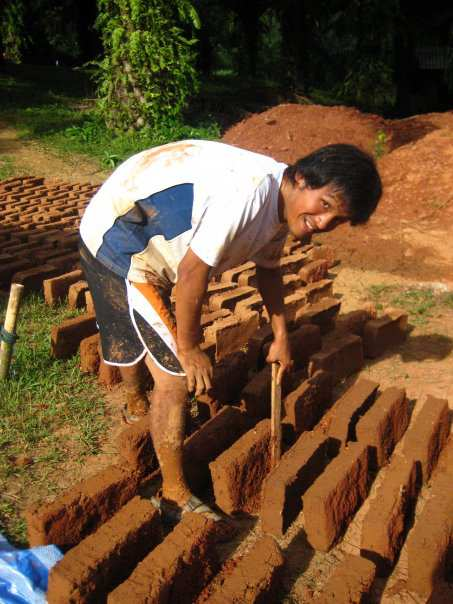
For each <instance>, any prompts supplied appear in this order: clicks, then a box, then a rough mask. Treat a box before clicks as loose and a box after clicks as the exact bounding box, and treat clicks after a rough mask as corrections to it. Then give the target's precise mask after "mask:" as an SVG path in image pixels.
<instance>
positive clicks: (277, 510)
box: [260, 432, 334, 537]
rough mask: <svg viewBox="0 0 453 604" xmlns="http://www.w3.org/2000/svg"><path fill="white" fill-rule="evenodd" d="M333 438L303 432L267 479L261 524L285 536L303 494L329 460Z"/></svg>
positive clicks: (297, 512) (270, 530)
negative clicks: (331, 439)
mask: <svg viewBox="0 0 453 604" xmlns="http://www.w3.org/2000/svg"><path fill="white" fill-rule="evenodd" d="M333 444H334V443H332V442H330V440H329V439H328V438H327V437H325V436H324V435H322V434H320V433H318V434H316V433H313V432H304V433H303V434H302V436H300V437H299V439H298V440H297V441H296V443H295V444H294V445H293V446H292V447H291V449H289V451H287V452H286V453H285V454H284V455H283V456H282V458H281V460H280V462H279V464H278V465H277V466H276V467H275V468H274V469H273V470H272V471H271V472H270V474H269V475H268V476H267V478H266V479H265V481H264V486H263V496H262V504H261V511H260V517H261V527H262V530H263V532H264V533H270V534H271V535H274V536H275V537H282V536H283V534H284V533H285V532H286V530H287V529H288V527H289V525H290V524H291V523H292V522H293V521H294V520H295V519H296V517H297V516H298V514H299V512H300V511H301V510H302V499H301V497H302V495H303V494H304V493H305V491H306V490H307V489H308V488H309V487H310V486H311V485H312V484H313V482H314V481H315V480H316V478H318V476H319V475H320V474H321V472H322V471H323V470H324V469H325V467H326V466H327V464H328V463H329V461H330V459H329V453H330V451H331V449H332V448H333Z"/></svg>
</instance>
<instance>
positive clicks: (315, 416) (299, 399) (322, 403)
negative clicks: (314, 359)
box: [283, 370, 332, 434]
mask: <svg viewBox="0 0 453 604" xmlns="http://www.w3.org/2000/svg"><path fill="white" fill-rule="evenodd" d="M283 404H284V407H285V413H286V419H287V420H288V422H289V423H290V424H291V425H292V427H293V430H294V433H295V434H300V433H301V432H303V431H304V430H312V429H313V428H314V427H315V425H316V424H317V423H318V422H319V420H320V419H321V417H322V416H323V415H324V413H325V412H326V410H327V409H328V408H329V407H330V405H331V404H332V376H331V374H330V373H328V372H326V371H322V370H321V371H317V372H316V373H314V374H313V375H312V376H311V377H310V378H308V379H307V380H305V381H303V382H302V383H301V384H300V386H299V387H298V388H296V390H293V391H292V392H290V393H289V394H288V396H287V397H286V398H285V399H284V401H283Z"/></svg>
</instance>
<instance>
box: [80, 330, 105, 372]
mask: <svg viewBox="0 0 453 604" xmlns="http://www.w3.org/2000/svg"><path fill="white" fill-rule="evenodd" d="M99 341H100V339H99V334H98V333H95V334H94V335H92V336H89V337H88V338H83V340H82V341H81V342H80V371H81V372H82V373H97V372H98V371H99V364H100V362H101V359H100V355H99Z"/></svg>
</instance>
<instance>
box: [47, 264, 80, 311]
mask: <svg viewBox="0 0 453 604" xmlns="http://www.w3.org/2000/svg"><path fill="white" fill-rule="evenodd" d="M82 278H83V273H82V271H81V270H75V271H72V272H70V273H65V274H64V275H59V276H58V277H54V278H53V279H45V280H44V281H43V288H44V300H45V301H46V304H49V306H54V305H55V304H57V303H58V302H60V301H61V300H63V299H64V298H66V296H67V295H68V291H69V287H70V286H71V285H72V284H73V283H77V281H80V280H81V279H82Z"/></svg>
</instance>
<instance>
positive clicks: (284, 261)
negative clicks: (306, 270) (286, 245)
mask: <svg viewBox="0 0 453 604" xmlns="http://www.w3.org/2000/svg"><path fill="white" fill-rule="evenodd" d="M305 262H307V254H306V253H305V252H304V251H302V250H296V251H295V252H294V253H293V254H290V255H289V256H283V258H280V261H279V266H280V273H281V274H282V275H287V274H288V273H297V271H298V270H299V269H300V268H301V267H302V266H303V265H304V264H305Z"/></svg>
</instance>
